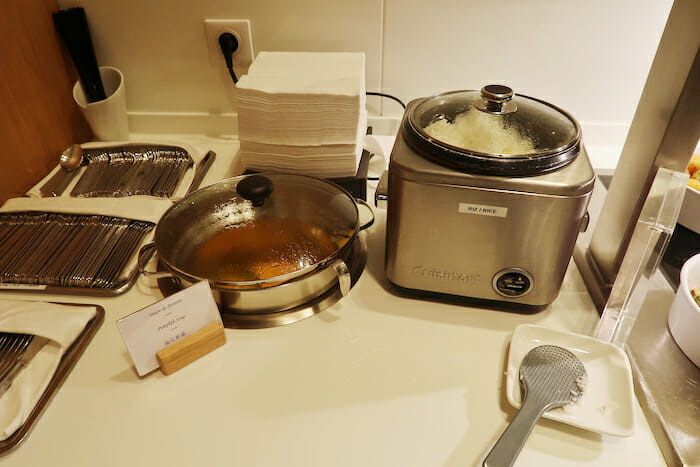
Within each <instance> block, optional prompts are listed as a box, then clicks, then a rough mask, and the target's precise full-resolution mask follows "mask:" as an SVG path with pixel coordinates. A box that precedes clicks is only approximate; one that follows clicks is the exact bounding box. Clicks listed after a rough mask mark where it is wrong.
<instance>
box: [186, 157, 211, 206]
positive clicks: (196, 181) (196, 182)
mask: <svg viewBox="0 0 700 467" xmlns="http://www.w3.org/2000/svg"><path fill="white" fill-rule="evenodd" d="M214 159H216V153H215V152H214V151H209V152H208V153H207V154H206V155H205V156H204V158H203V159H202V160H201V162H200V163H199V165H198V166H197V169H196V170H195V171H194V177H192V183H191V184H190V188H189V189H188V190H187V193H185V196H187V195H189V194H190V193H192V192H193V191H197V190H198V189H199V186H200V185H201V184H202V180H204V176H205V175H206V174H207V172H208V171H209V168H210V167H211V165H212V163H213V162H214Z"/></svg>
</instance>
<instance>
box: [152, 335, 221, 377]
mask: <svg viewBox="0 0 700 467" xmlns="http://www.w3.org/2000/svg"><path fill="white" fill-rule="evenodd" d="M225 343H226V334H225V333H224V327H223V325H222V324H221V323H211V324H209V325H207V326H204V327H203V328H202V329H200V330H199V331H197V332H195V333H193V334H190V335H189V336H187V337H185V338H183V339H181V340H179V341H177V342H175V343H174V344H171V345H169V346H167V347H165V348H164V349H161V350H159V351H158V352H157V353H156V358H157V359H158V363H159V364H160V369H161V370H162V371H163V373H165V374H166V375H169V374H171V373H174V372H176V371H177V370H179V369H180V368H182V367H184V366H186V365H189V364H190V363H192V362H193V361H195V360H197V359H198V358H200V357H202V356H204V355H206V354H208V353H209V352H211V351H212V350H214V349H216V348H217V347H221V346H222V345H224V344H225Z"/></svg>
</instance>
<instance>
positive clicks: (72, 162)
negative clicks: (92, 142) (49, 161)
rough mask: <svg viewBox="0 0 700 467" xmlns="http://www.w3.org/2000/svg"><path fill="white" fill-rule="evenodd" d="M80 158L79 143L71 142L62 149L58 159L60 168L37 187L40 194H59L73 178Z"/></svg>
mask: <svg viewBox="0 0 700 467" xmlns="http://www.w3.org/2000/svg"><path fill="white" fill-rule="evenodd" d="M82 160H83V150H82V148H81V147H80V145H79V144H73V145H72V146H71V147H69V148H68V149H66V150H65V151H63V154H61V158H60V160H59V164H60V166H61V170H59V171H58V172H56V174H55V175H54V176H53V177H51V179H49V181H47V182H46V183H44V185H43V186H42V187H41V188H40V189H39V192H40V193H41V196H60V195H61V193H63V191H64V190H65V189H66V187H67V186H68V184H69V183H70V181H71V180H72V179H73V176H74V175H75V173H76V172H75V169H77V168H78V167H80V164H81V163H82Z"/></svg>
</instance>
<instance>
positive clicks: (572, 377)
mask: <svg viewBox="0 0 700 467" xmlns="http://www.w3.org/2000/svg"><path fill="white" fill-rule="evenodd" d="M520 381H521V382H522V384H523V391H524V396H523V405H522V406H521V407H520V410H519V411H518V413H517V414H516V415H515V417H514V418H513V421H511V422H510V425H508V427H507V428H506V429H505V431H504V432H503V434H502V435H501V437H500V438H498V441H496V444H495V445H494V446H493V448H491V451H490V452H489V453H488V455H487V456H486V459H484V463H483V467H510V466H511V465H513V462H515V459H516V458H517V457H518V454H520V450H521V449H522V448H523V445H524V444H525V441H526V440H527V437H528V436H529V435H530V432H531V431H532V429H533V427H534V426H535V423H537V420H539V419H540V417H541V416H542V414H543V413H545V412H546V411H547V410H550V409H554V408H556V407H561V406H563V405H566V404H569V403H571V402H575V401H577V400H578V399H579V398H580V397H581V395H582V394H583V387H584V385H585V383H586V369H585V368H584V367H583V363H581V360H579V359H578V358H577V357H576V355H574V354H572V353H571V352H569V351H568V350H566V349H564V348H562V347H558V346H556V345H540V346H539V347H535V348H534V349H532V350H530V351H529V352H528V353H527V355H525V358H524V359H523V362H522V364H521V365H520Z"/></svg>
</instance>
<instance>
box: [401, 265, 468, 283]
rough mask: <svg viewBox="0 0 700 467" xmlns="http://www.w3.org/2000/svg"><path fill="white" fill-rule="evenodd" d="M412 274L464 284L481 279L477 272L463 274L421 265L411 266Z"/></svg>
mask: <svg viewBox="0 0 700 467" xmlns="http://www.w3.org/2000/svg"><path fill="white" fill-rule="evenodd" d="M413 274H415V275H417V276H420V277H428V278H430V279H442V280H446V281H459V282H464V283H465V284H472V283H478V282H480V281H481V275H479V274H464V273H462V272H452V271H442V270H440V269H427V268H424V267H423V266H416V267H415V268H413Z"/></svg>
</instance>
